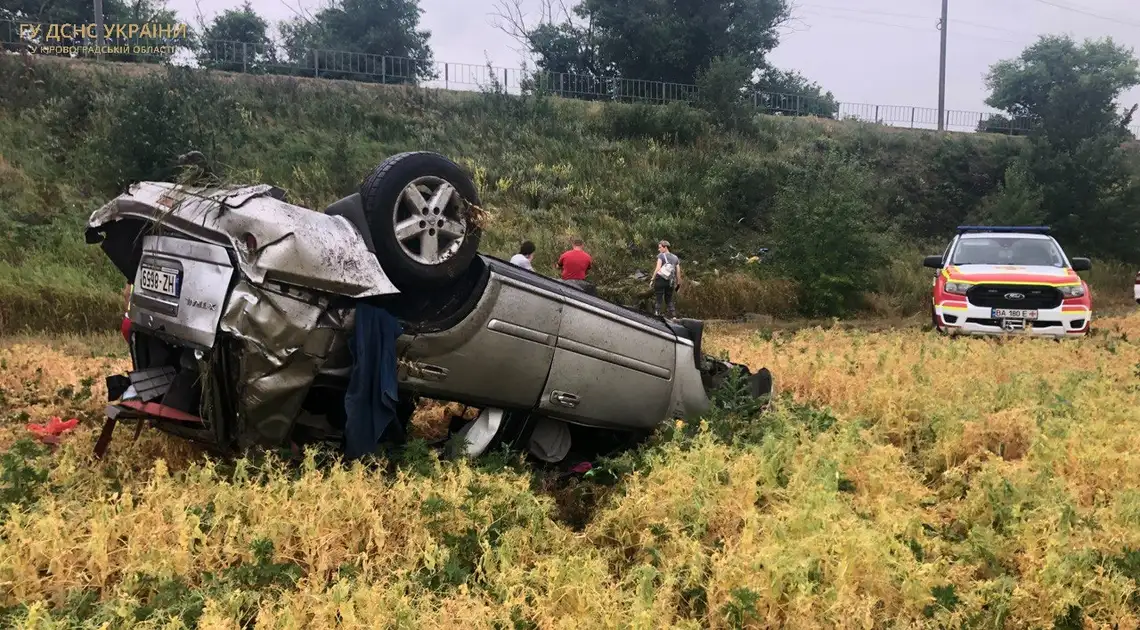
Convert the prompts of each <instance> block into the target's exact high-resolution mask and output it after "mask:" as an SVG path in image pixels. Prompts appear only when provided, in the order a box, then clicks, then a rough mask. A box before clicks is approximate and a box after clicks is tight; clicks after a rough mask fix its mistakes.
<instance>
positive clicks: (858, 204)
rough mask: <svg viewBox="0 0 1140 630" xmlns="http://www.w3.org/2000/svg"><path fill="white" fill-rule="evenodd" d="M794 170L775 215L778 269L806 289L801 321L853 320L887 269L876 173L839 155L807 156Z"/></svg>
mask: <svg viewBox="0 0 1140 630" xmlns="http://www.w3.org/2000/svg"><path fill="white" fill-rule="evenodd" d="M790 169H791V173H790V175H789V177H788V180H787V183H786V185H785V186H784V187H783V189H782V190H780V192H779V193H778V194H777V195H776V202H775V207H774V210H773V217H772V218H773V225H772V234H773V236H774V240H775V243H776V247H777V248H778V249H777V252H778V254H777V258H776V264H777V266H778V267H779V268H780V269H781V270H782V271H783V272H784V274H785V275H786V276H787V277H789V278H791V279H792V280H794V281H795V282H796V283H797V284H798V285H799V288H800V298H799V305H800V312H801V314H803V315H805V316H809V317H815V316H839V315H846V314H848V313H851V312H852V311H854V310H856V309H858V308H859V307H861V306H862V297H863V294H864V293H865V292H867V291H869V290H871V289H872V288H873V287H874V285H875V280H876V276H877V274H876V272H877V270H878V269H879V268H880V267H881V265H882V264H883V263H884V262H885V261H886V256H885V253H884V252H885V249H884V242H883V240H882V239H881V237H880V236H879V234H877V233H876V229H875V227H873V226H874V225H875V223H876V222H875V217H874V216H873V209H872V206H871V204H870V203H868V199H870V198H871V196H872V194H873V186H874V182H873V178H872V177H871V173H870V172H869V171H867V170H866V169H864V168H863V167H862V166H861V165H860V164H859V163H858V162H856V161H854V160H853V159H850V158H844V157H843V156H842V155H841V154H839V153H838V152H836V151H826V152H823V153H808V154H801V156H800V157H799V158H798V159H797V160H796V162H795V163H793V164H791V165H790Z"/></svg>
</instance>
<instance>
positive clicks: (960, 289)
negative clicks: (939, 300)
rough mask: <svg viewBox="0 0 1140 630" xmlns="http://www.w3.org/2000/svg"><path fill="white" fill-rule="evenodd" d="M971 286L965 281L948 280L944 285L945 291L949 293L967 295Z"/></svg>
mask: <svg viewBox="0 0 1140 630" xmlns="http://www.w3.org/2000/svg"><path fill="white" fill-rule="evenodd" d="M969 288H970V285H968V284H966V283H965V282H947V283H946V284H945V285H943V286H942V290H943V291H945V292H947V293H953V294H954V295H966V291H967V290H968V289H969Z"/></svg>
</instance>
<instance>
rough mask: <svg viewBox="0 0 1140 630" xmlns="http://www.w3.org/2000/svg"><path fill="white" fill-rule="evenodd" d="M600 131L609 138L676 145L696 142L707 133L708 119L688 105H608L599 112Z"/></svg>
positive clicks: (678, 103)
mask: <svg viewBox="0 0 1140 630" xmlns="http://www.w3.org/2000/svg"><path fill="white" fill-rule="evenodd" d="M602 125H603V128H602V132H603V133H605V134H606V135H608V136H610V137H611V138H616V139H629V138H653V139H655V140H665V141H668V142H675V143H677V144H689V143H692V142H696V140H697V139H698V138H700V137H701V136H702V135H704V134H705V133H707V132H708V131H709V125H708V116H707V115H706V114H705V113H704V112H702V111H700V110H698V109H695V108H693V107H691V106H689V105H686V104H685V103H681V102H673V103H669V104H667V105H649V104H644V103H638V104H633V105H626V104H624V103H614V104H607V105H606V106H605V107H604V108H603V109H602Z"/></svg>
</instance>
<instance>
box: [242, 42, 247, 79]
mask: <svg viewBox="0 0 1140 630" xmlns="http://www.w3.org/2000/svg"><path fill="white" fill-rule="evenodd" d="M245 47H246V43H245V42H242V43H241V71H242V72H249V61H248V57H247V56H246V50H245Z"/></svg>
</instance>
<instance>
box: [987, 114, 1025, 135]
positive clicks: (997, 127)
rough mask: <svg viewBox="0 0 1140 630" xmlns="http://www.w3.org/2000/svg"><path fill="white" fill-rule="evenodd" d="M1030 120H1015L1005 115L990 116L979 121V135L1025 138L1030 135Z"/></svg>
mask: <svg viewBox="0 0 1140 630" xmlns="http://www.w3.org/2000/svg"><path fill="white" fill-rule="evenodd" d="M1030 124H1031V122H1030V120H1029V119H1027V118H1013V117H1011V116H1005V115H1003V114H989V115H988V116H986V117H984V118H982V119H981V120H979V121H978V126H977V128H976V129H975V131H977V132H978V133H1000V134H1004V135H1007V136H1024V135H1026V134H1028V133H1029V130H1030V128H1031V127H1030Z"/></svg>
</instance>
